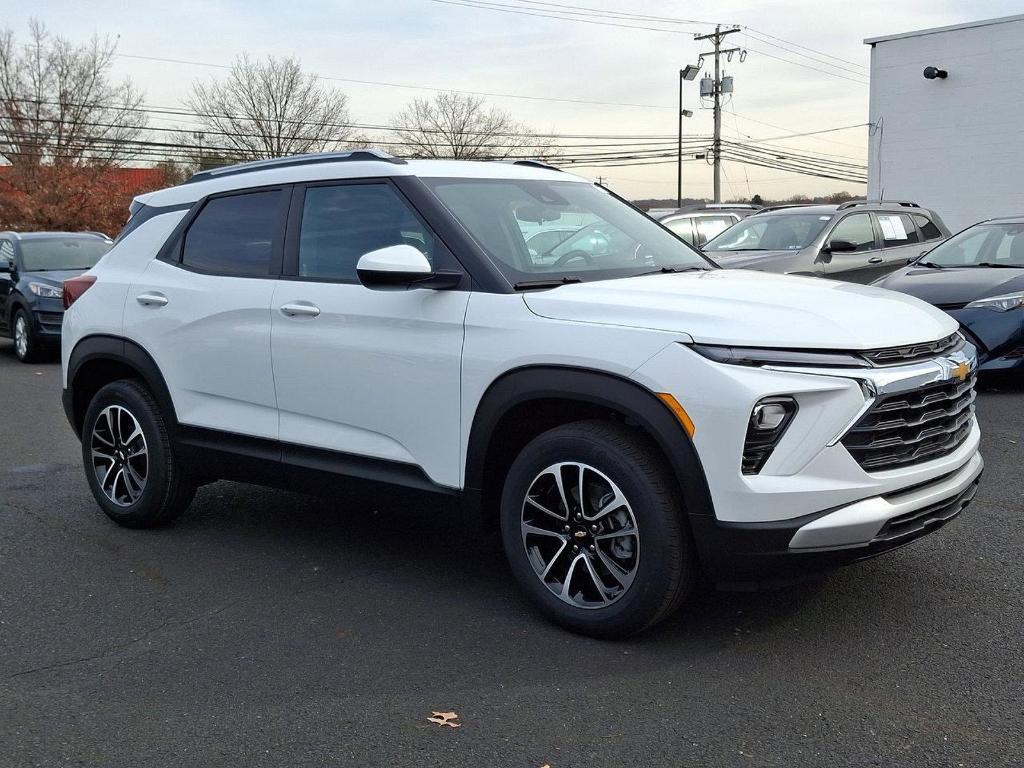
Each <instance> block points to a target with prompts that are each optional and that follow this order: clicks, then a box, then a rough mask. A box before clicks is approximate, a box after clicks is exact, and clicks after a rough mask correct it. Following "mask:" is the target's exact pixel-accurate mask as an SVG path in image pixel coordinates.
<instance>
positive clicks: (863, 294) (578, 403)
mask: <svg viewBox="0 0 1024 768" xmlns="http://www.w3.org/2000/svg"><path fill="white" fill-rule="evenodd" d="M568 214H572V215H574V216H581V217H582V218H581V219H580V221H582V222H584V223H583V224H582V225H581V227H580V233H579V237H577V238H576V239H577V240H579V241H580V242H581V243H583V244H584V246H585V245H586V243H592V242H594V241H600V243H601V244H602V245H601V248H600V249H595V248H589V247H584V246H580V247H579V248H576V249H569V250H566V249H565V248H563V247H562V246H563V245H564V243H565V242H566V241H561V242H560V243H559V244H558V245H556V246H555V247H554V248H552V249H550V250H549V251H545V252H544V253H540V252H537V250H536V249H530V248H528V247H527V245H526V243H525V237H524V232H527V233H529V232H533V231H536V229H537V225H538V223H543V222H545V221H555V220H563V217H564V216H566V215H568ZM64 296H65V303H66V304H67V305H68V310H67V313H66V314H65V316H64V326H63V368H64V387H65V392H64V404H65V408H66V410H67V413H68V417H69V418H70V420H71V423H72V425H73V426H74V429H75V431H76V432H77V433H78V434H79V435H80V437H81V440H82V456H83V459H84V462H85V470H86V475H87V477H88V482H89V485H90V487H91V488H92V491H93V494H94V495H95V497H96V500H97V502H98V503H99V504H100V506H101V507H102V508H103V510H104V511H105V512H106V513H107V514H108V515H109V516H110V517H111V518H113V519H114V520H115V521H116V522H118V523H120V524H122V525H126V526H132V527H149V526H154V525H158V524H162V523H166V522H168V521H170V520H172V519H174V518H175V517H177V516H178V515H179V514H181V512H182V511H184V509H185V508H186V507H187V506H188V504H189V502H190V501H191V499H192V497H193V494H194V492H195V489H196V488H197V486H199V485H201V484H203V483H207V482H210V481H212V480H215V479H218V478H228V479H234V480H243V481H250V482H254V483H261V484H268V485H275V486H283V487H293V488H299V489H302V490H307V491H308V490H309V489H317V490H321V491H325V492H327V491H329V492H333V493H339V490H338V489H342V491H341V492H344V489H350V488H353V487H354V486H357V485H358V486H361V485H363V484H364V483H366V482H369V483H372V484H373V485H372V487H373V488H380V487H382V485H390V486H405V487H406V488H413V489H417V490H420V491H424V492H430V493H434V494H440V495H444V496H448V497H452V498H454V499H457V500H459V501H460V502H461V505H462V506H463V508H464V509H465V510H468V511H470V512H472V513H473V514H477V515H480V516H482V518H483V519H484V520H485V521H488V522H490V523H492V524H494V525H495V526H496V527H499V528H500V530H501V534H502V539H503V543H504V548H505V552H506V554H507V557H508V561H509V563H510V565H511V569H512V572H513V573H514V574H515V576H516V578H517V579H518V581H519V583H520V584H521V585H522V587H523V589H524V590H525V591H526V592H527V593H528V594H529V596H530V597H531V599H532V600H533V601H534V602H535V603H536V605H537V606H538V607H539V608H540V609H541V610H542V611H543V612H544V613H546V614H547V615H548V616H549V617H550V618H552V619H553V620H555V621H557V622H559V623H561V624H562V625H564V626H566V627H569V628H571V629H573V630H576V631H579V632H585V633H588V634H593V635H601V636H621V635H626V634H630V633H633V632H637V631H640V630H642V629H644V628H646V627H649V626H651V625H652V624H654V623H655V622H657V621H659V620H660V619H663V618H664V617H666V616H667V615H669V613H671V612H672V611H673V610H674V609H675V608H676V606H677V605H679V603H680V602H681V601H682V600H683V598H684V597H685V596H686V594H687V590H688V588H689V587H690V585H691V584H692V582H693V579H694V578H695V576H696V574H697V573H698V571H703V572H704V573H705V574H707V575H708V576H709V577H710V578H711V579H713V580H715V581H717V582H746V583H767V582H772V581H776V580H785V579H790V578H794V577H800V576H805V575H807V574H810V573H816V572H821V571H823V570H826V569H828V568H830V567H833V566H835V565H838V564H842V563H848V562H851V561H854V560H858V559H862V558H866V557H870V556H873V555H876V554H879V553H881V552H884V551H887V550H890V549H893V548H895V547H898V546H900V545H902V544H905V543H907V542H909V541H911V540H913V539H915V538H917V537H919V536H921V535H923V534H925V533H927V532H928V531H930V530H933V529H934V528H937V527H938V526H940V525H941V524H943V523H945V522H946V521H948V520H949V519H951V518H952V517H954V516H955V515H957V514H958V513H959V512H960V511H961V510H962V509H963V508H964V507H965V506H966V505H967V503H968V501H970V499H971V497H972V496H973V495H974V492H975V490H976V487H977V483H978V478H979V475H980V474H981V471H982V459H981V456H980V455H979V453H978V442H979V433H978V426H977V423H976V420H975V418H974V413H973V401H974V389H973V384H974V376H975V373H974V369H975V356H974V350H973V348H972V347H971V346H970V345H969V344H967V343H965V341H964V339H963V338H962V337H961V336H960V335H959V334H958V332H957V326H956V323H955V322H954V321H953V320H951V319H950V318H949V317H948V316H947V315H945V314H944V313H942V312H940V311H939V310H937V309H934V308H932V307H930V306H928V305H926V304H924V303H922V302H920V301H918V300H916V299H913V298H910V297H908V296H904V295H901V294H896V293H891V292H888V291H884V290H879V289H876V288H868V287H861V286H855V285H849V284H846V283H839V282H828V281H824V280H817V279H813V278H801V277H786V276H781V275H772V274H764V273H760V272H745V271H742V270H740V271H732V270H728V271H726V270H721V269H718V268H716V267H715V266H714V265H713V264H711V263H710V262H708V261H707V260H706V259H705V258H704V257H702V256H701V255H700V254H699V253H698V252H696V251H695V250H693V249H692V248H690V247H689V246H687V245H686V244H684V243H683V242H682V241H681V240H679V239H678V238H677V237H676V236H675V235H673V234H672V233H671V232H670V231H668V230H667V229H665V228H663V227H661V226H660V225H659V224H657V223H656V222H654V221H653V220H651V219H650V218H648V217H646V216H645V215H644V214H642V213H641V212H639V211H638V210H636V209H634V208H633V207H631V206H630V205H629V204H627V203H625V202H623V201H622V200H620V199H618V198H616V197H615V196H614V195H612V194H610V193H609V192H608V191H606V190H604V189H602V188H600V187H598V186H595V185H594V184H592V183H590V182H588V181H586V180H584V179H581V178H577V177H575V176H571V175H569V174H566V173H562V172H559V171H557V170H555V169H552V168H547V167H544V166H542V165H540V164H538V163H532V162H516V163H501V162H476V163H473V162H447V161H409V162H406V161H403V160H399V159H395V158H392V157H390V156H388V155H385V154H383V153H378V152H374V151H358V152H352V153H348V154H343V155H338V154H332V155H312V156H304V157H298V158H286V159H282V160H273V161H265V162H259V163H250V164H245V165H240V166H233V167H229V168H223V169H219V170H214V171H206V172H204V173H200V174H197V175H196V176H195V177H193V178H192V179H191V180H190V181H189V182H188V183H185V184H182V185H181V186H178V187H173V188H171V189H165V190H162V191H159V192H154V193H152V194H149V195H144V196H142V197H140V198H138V200H136V202H135V203H134V204H133V206H132V217H131V219H130V221H129V223H128V225H127V226H126V228H125V231H124V232H123V233H122V234H121V236H120V237H119V238H118V240H117V242H116V244H115V245H114V247H113V249H112V250H111V251H110V252H109V253H108V254H107V255H106V256H105V257H104V258H103V259H102V261H100V263H99V264H98V265H97V266H96V267H95V268H94V269H92V270H90V271H89V272H88V273H86V274H85V275H83V276H81V277H76V278H74V279H71V280H69V281H67V283H65V290H64Z"/></svg>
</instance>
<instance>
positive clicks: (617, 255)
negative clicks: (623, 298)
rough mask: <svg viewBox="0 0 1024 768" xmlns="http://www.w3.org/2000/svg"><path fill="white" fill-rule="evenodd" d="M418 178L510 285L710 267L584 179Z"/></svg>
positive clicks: (706, 262)
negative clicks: (458, 222) (422, 179)
mask: <svg viewBox="0 0 1024 768" xmlns="http://www.w3.org/2000/svg"><path fill="white" fill-rule="evenodd" d="M424 181H425V182H426V183H427V184H428V185H429V186H430V188H431V189H432V190H433V191H434V193H435V194H436V195H437V196H438V198H440V200H441V202H443V203H444V204H445V206H447V208H448V209H449V210H450V211H451V212H452V214H453V215H454V216H455V218H457V219H458V220H459V221H460V222H461V223H462V225H463V226H464V227H465V228H466V229H467V230H468V231H469V233H470V234H471V235H472V236H473V238H474V239H475V240H476V242H477V243H478V244H479V245H480V247H481V248H483V250H484V251H486V252H487V254H488V255H489V256H490V258H491V260H492V261H493V262H494V264H495V265H496V266H497V267H498V269H500V270H501V272H502V273H503V274H504V275H505V277H506V278H507V279H508V281H509V282H510V283H512V284H513V285H516V284H519V283H531V282H536V281H543V282H545V283H546V282H548V281H558V280H565V281H575V280H604V279H608V278H613V277H628V276H631V275H638V274H643V273H646V272H656V271H659V270H662V269H664V270H666V271H673V270H683V269H713V268H714V267H713V265H711V264H710V263H709V262H708V261H707V260H706V259H705V258H703V257H702V256H701V255H700V254H699V253H698V252H696V251H695V250H694V249H692V248H691V247H689V246H688V245H686V244H685V243H683V242H682V241H680V240H679V239H678V238H676V237H675V236H674V235H672V234H671V233H670V232H668V231H666V230H665V229H663V228H662V227H661V226H659V225H658V224H656V223H655V222H653V221H652V220H651V219H649V218H647V217H646V216H644V215H643V214H642V213H640V212H639V211H637V210H635V209H633V208H630V207H629V206H628V205H626V204H625V203H623V202H621V201H619V200H617V199H615V198H614V197H613V196H612V195H610V194H608V193H607V192H605V191H604V190H601V189H599V188H597V187H595V186H592V185H590V184H581V183H579V182H571V181H537V180H515V179H424ZM569 222H572V225H573V226H572V228H568V227H566V224H567V223H569ZM541 234H543V236H541Z"/></svg>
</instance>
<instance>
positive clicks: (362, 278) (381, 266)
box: [356, 245, 462, 290]
mask: <svg viewBox="0 0 1024 768" xmlns="http://www.w3.org/2000/svg"><path fill="white" fill-rule="evenodd" d="M356 274H357V275H358V276H359V282H361V283H362V284H363V285H365V286H366V287H367V288H374V289H389V288H390V289H395V288H434V289H437V290H444V289H447V288H454V287H455V286H457V285H458V284H459V281H460V280H461V279H462V273H461V272H435V271H434V270H433V269H432V268H431V266H430V262H429V261H427V257H426V256H424V255H423V253H422V252H421V251H420V250H419V249H417V248H414V247H413V246H411V245H389V246H388V247H387V248H378V249H377V250H376V251H370V252H369V253H364V254H363V255H362V256H360V257H359V262H358V263H357V264H356Z"/></svg>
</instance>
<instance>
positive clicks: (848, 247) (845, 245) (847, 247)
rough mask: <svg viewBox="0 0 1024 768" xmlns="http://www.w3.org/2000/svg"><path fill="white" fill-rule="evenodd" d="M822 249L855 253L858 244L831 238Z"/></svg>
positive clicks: (826, 251) (830, 251)
mask: <svg viewBox="0 0 1024 768" xmlns="http://www.w3.org/2000/svg"><path fill="white" fill-rule="evenodd" d="M822 250H823V251H825V253H853V252H854V251H856V250H857V246H856V244H854V243H851V242H850V241H849V240H829V241H828V243H827V244H826V245H825V247H824V248H823V249H822Z"/></svg>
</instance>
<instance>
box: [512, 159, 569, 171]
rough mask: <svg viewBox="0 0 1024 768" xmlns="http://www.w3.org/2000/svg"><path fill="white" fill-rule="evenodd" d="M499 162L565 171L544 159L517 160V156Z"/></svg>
mask: <svg viewBox="0 0 1024 768" xmlns="http://www.w3.org/2000/svg"><path fill="white" fill-rule="evenodd" d="M498 162H499V163H508V164H509V165H528V166H530V167H531V168H543V169H545V170H547V171H558V172H559V173H564V171H563V170H562V169H561V168H556V167H555V166H553V165H551V164H550V163H545V162H544V161H543V160H529V159H524V160H516V159H515V158H509V159H507V160H499V161H498Z"/></svg>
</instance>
